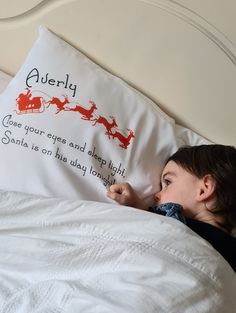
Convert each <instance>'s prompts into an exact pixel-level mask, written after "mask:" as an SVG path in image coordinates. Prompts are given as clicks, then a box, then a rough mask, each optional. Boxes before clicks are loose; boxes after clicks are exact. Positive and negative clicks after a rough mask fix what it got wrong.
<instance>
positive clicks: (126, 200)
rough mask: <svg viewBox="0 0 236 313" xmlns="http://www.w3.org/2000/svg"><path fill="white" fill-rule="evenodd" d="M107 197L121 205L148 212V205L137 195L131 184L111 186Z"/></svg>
mask: <svg viewBox="0 0 236 313" xmlns="http://www.w3.org/2000/svg"><path fill="white" fill-rule="evenodd" d="M107 196H108V197H109V198H110V199H112V200H115V201H116V202H118V203H119V204H121V205H126V206H131V207H134V208H137V209H141V210H148V205H147V204H146V203H145V202H144V201H143V200H142V199H141V198H139V196H138V195H137V193H136V192H135V191H134V189H133V188H132V187H131V186H130V184H129V183H121V184H114V185H111V186H110V188H109V190H108V191H107Z"/></svg>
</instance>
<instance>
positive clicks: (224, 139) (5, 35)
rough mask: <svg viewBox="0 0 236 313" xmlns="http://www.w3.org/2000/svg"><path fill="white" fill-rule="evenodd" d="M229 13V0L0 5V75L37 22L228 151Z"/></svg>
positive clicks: (235, 96)
mask: <svg viewBox="0 0 236 313" xmlns="http://www.w3.org/2000/svg"><path fill="white" fill-rule="evenodd" d="M235 11H236V4H235V1H233V0H226V1H221V0H204V1H203V0H202V1H200V0H198V1H196V0H195V1H194V0H193V1H189V0H188V1H187V0H179V1H171V0H149V1H148V0H147V1H145V0H99V1H96V0H69V1H68V0H67V1H66V0H49V1H40V0H34V1H33V0H30V1H29V0H28V1H26V0H22V1H17V0H11V1H9V0H8V1H7V2H6V1H3V0H0V41H1V52H0V69H1V70H3V71H5V72H7V73H9V74H11V75H14V74H15V73H16V71H17V70H18V68H19V67H20V65H21V64H22V62H23V60H24V58H25V56H26V54H27V52H28V51H29V49H30V47H31V46H32V44H33V42H34V40H35V39H36V37H37V31H38V26H39V25H40V24H43V25H45V26H47V27H48V28H49V29H51V30H52V31H54V32H55V33H57V34H58V35H60V36H61V37H63V38H64V39H66V40H67V41H69V42H70V43H72V44H73V45H74V46H76V47H77V48H78V49H80V50H81V51H82V52H83V53H85V54H86V55H87V56H89V57H90V58H92V59H93V61H95V62H97V63H99V64H100V65H102V66H103V67H104V68H105V69H107V70H108V71H110V72H112V73H113V74H115V75H118V76H119V77H121V78H123V79H124V80H126V81H127V82H128V83H130V84H131V85H132V86H134V87H135V88H137V89H139V90H140V91H141V92H143V93H144V94H145V95H147V96H148V97H150V98H151V99H152V100H154V101H155V102H156V103H157V104H158V105H159V106H160V107H161V108H162V109H163V110H164V111H165V112H166V113H168V114H169V115H171V116H172V117H173V118H175V120H176V121H177V122H178V123H180V124H182V125H183V126H186V127H189V128H191V129H192V130H194V131H196V132H198V133H199V134H201V135H203V136H205V137H206V138H208V139H209V140H211V141H213V142H216V143H224V144H232V145H236V137H235V133H236V126H235V125H236V124H235V121H234V118H235V116H236V106H235V100H236V89H235V82H236V67H235V65H236V46H235V45H236V32H235V29H236V20H235V17H234V12H235ZM222 12H224V14H222Z"/></svg>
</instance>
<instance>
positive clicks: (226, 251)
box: [107, 145, 236, 271]
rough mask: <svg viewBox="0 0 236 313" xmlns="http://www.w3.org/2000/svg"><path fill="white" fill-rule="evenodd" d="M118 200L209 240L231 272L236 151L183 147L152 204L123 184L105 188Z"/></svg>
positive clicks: (235, 259) (235, 252)
mask: <svg viewBox="0 0 236 313" xmlns="http://www.w3.org/2000/svg"><path fill="white" fill-rule="evenodd" d="M107 196H108V197H109V198H111V199H113V200H115V201H117V202H118V203H119V204H122V205H127V206H132V207H135V208H138V209H142V210H148V211H151V212H153V213H160V214H163V215H166V216H173V217H175V218H177V219H179V220H181V221H182V222H184V223H185V224H186V225H187V226H188V227H190V228H191V229H192V230H193V231H195V232H196V233H198V234H199V235H200V236H201V237H203V238H204V239H206V240H207V241H209V242H210V243H211V244H212V245H213V247H214V248H215V249H216V250H218V252H219V253H221V254H222V256H223V257H224V258H225V259H226V260H227V261H228V262H229V264H230V265H231V266H232V268H233V269H234V271H236V238H234V237H232V236H231V235H230V234H231V232H232V229H233V228H234V227H235V226H236V149H235V148H233V147H230V146H224V145H201V146H194V147H183V148H180V149H179V150H178V151H177V152H176V153H174V154H173V155H172V156H171V157H170V158H169V159H168V160H167V163H166V165H165V167H164V169H163V172H162V175H161V191H159V192H157V193H155V195H154V200H155V201H156V203H157V206H156V207H152V208H148V207H147V205H146V204H145V202H144V201H143V200H142V199H141V198H140V197H139V196H138V195H137V193H136V192H135V191H134V189H133V188H132V187H131V186H130V185H129V184H128V183H121V184H115V185H112V186H111V187H110V190H109V191H108V192H107Z"/></svg>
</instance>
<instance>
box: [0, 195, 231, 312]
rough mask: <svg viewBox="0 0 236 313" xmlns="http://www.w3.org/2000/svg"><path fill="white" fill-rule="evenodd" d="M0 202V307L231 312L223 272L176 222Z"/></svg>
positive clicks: (113, 211) (96, 207) (127, 211)
mask: <svg viewBox="0 0 236 313" xmlns="http://www.w3.org/2000/svg"><path fill="white" fill-rule="evenodd" d="M0 206H1V210H0V242H1V249H0V281H1V285H0V312H1V313H13V312H17V313H19V312H24V313H27V312H31V313H32V312H67V313H68V312H73V313H74V312H83V313H86V312H93V313H97V312H99V313H100V312H102V313H105V312H109V313H110V312H128V313H131V312H135V313H139V312H140V313H141V312H142V313H144V312H148V313H152V312H153V313H154V312H155V313H156V312H159V313H161V312H165V313H166V312H168V313H170V312H171V313H175V312H176V313H179V312H186V313H187V312H188V313H195V312H196V313H199V312H201V313H206V312H209V313H210V312H214V313H222V312H224V313H233V312H235V307H236V300H235V290H236V278H235V274H234V272H233V270H232V269H231V268H230V266H229V265H228V263H227V262H226V261H225V260H224V259H223V258H222V257H221V256H220V255H219V254H218V253H217V252H216V251H215V250H214V249H213V248H212V247H211V246H210V245H209V244H208V243H207V242H206V241H204V240H203V239H201V238H200V237H198V236H197V235H195V234H194V233H193V232H192V231H191V230H190V229H189V228H187V227H186V226H185V225H184V224H182V223H181V222H179V221H176V220H174V219H170V218H165V217H162V216H158V215H154V214H151V213H148V212H143V211H140V210H136V209H132V208H127V207H122V206H117V205H111V204H102V203H96V202H85V201H66V200H60V199H50V198H38V197H36V196H29V195H24V194H20V193H12V192H1V193H0ZM121 229H122V231H121Z"/></svg>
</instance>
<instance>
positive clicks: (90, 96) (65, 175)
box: [0, 27, 207, 202]
mask: <svg viewBox="0 0 236 313" xmlns="http://www.w3.org/2000/svg"><path fill="white" fill-rule="evenodd" d="M0 105H1V110H0V119H1V123H0V125H1V126H0V149H1V154H0V173H1V176H0V188H1V189H4V190H14V191H23V192H27V193H33V194H40V195H44V196H61V197H66V198H77V199H87V200H96V201H111V200H108V199H107V197H106V188H107V187H108V186H109V185H110V184H113V183H115V182H124V181H128V182H130V183H131V184H132V185H133V187H134V188H135V189H136V190H137V191H138V192H139V193H140V196H142V197H143V198H146V199H147V200H148V201H149V202H151V199H152V194H153V193H154V191H156V190H158V189H159V185H160V173H161V170H162V168H163V165H164V162H165V160H166V159H167V157H169V156H170V154H172V153H173V152H174V151H176V149H177V148H178V147H179V146H180V145H182V144H190V145H195V144H201V143H207V141H206V140H205V139H203V138H201V137H199V136H198V135H197V134H195V133H193V132H191V131H190V130H188V129H186V128H182V127H180V126H176V124H175V122H174V120H173V119H172V118H170V117H168V116H167V115H166V114H165V113H164V112H163V111H161V110H160V109H159V108H158V106H157V105H156V104H154V103H153V102H152V101H150V100H149V99H147V98H146V97H144V96H143V95H142V94H140V93H139V92H138V91H136V90H134V89H133V88H131V87H130V86H129V85H127V84H126V83H125V82H124V81H122V80H121V79H119V78H117V77H115V76H113V75H111V74H110V73H108V72H106V71H104V70H103V69H102V68H101V67H99V66H98V65H96V64H94V63H93V62H92V61H90V60H89V59H88V58H87V57H85V56H84V55H82V54H81V53H80V52H79V51H78V50H76V49H75V48H73V47H72V46H71V45H69V44H68V43H66V42H65V41H63V40H62V39H60V38H58V37H57V36H56V35H55V34H53V33H52V32H50V31H49V30H47V29H46V28H45V27H40V30H39V38H38V39H37V41H36V42H35V44H34V45H33V47H32V49H31V51H30V52H29V54H28V56H27V58H26V60H25V62H24V64H23V65H22V67H21V69H20V70H19V72H18V73H17V74H16V75H15V77H14V78H13V79H12V81H11V82H10V84H9V86H8V87H7V89H6V90H5V91H4V92H3V93H2V94H1V96H0Z"/></svg>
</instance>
